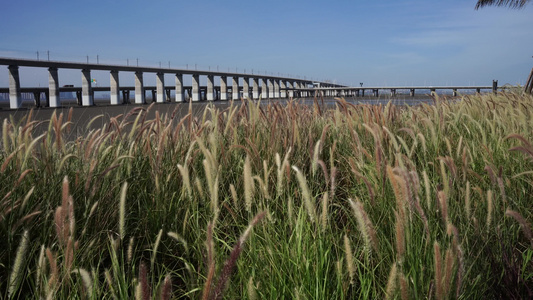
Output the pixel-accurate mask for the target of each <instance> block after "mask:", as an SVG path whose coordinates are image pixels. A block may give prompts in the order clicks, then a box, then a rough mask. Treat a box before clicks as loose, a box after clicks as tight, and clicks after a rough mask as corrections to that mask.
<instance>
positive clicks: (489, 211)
mask: <svg viewBox="0 0 533 300" xmlns="http://www.w3.org/2000/svg"><path fill="white" fill-rule="evenodd" d="M493 209H494V207H493V204H492V190H488V191H487V231H489V230H490V225H491V223H492V211H493Z"/></svg>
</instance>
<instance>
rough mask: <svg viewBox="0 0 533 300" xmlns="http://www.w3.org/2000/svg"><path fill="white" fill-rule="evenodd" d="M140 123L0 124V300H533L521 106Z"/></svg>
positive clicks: (485, 98) (253, 112) (501, 102)
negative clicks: (77, 129) (74, 134)
mask: <svg viewBox="0 0 533 300" xmlns="http://www.w3.org/2000/svg"><path fill="white" fill-rule="evenodd" d="M151 109H152V107H150V108H142V107H138V108H135V109H133V110H132V111H131V112H129V113H127V114H125V115H119V116H116V117H113V118H111V119H110V121H109V123H106V124H105V125H104V126H103V127H101V128H99V129H87V130H86V132H84V133H83V134H82V135H80V136H79V137H78V138H77V139H66V138H65V137H66V136H69V134H70V133H69V131H70V130H72V126H73V125H74V124H73V122H75V120H72V119H71V118H70V117H69V114H68V113H66V114H65V115H63V114H61V115H53V116H52V118H51V119H50V120H49V121H46V122H44V124H43V123H42V122H41V121H34V120H33V119H32V112H29V113H28V115H27V116H26V117H24V118H22V119H20V120H15V119H11V120H10V119H5V120H1V121H2V141H1V143H2V145H1V146H0V241H1V243H2V247H0V298H4V299H11V298H14V299H26V298H34V299H75V298H81V299H103V298H107V299H131V298H137V299H152V298H153V299H178V298H193V299H197V298H202V299H222V298H226V299H354V298H362V299H395V298H396V299H420V298H432V299H455V298H461V299H482V298H486V299H494V298H506V299H510V298H516V299H519V298H522V299H526V298H532V297H533V233H532V227H531V223H532V221H533V146H532V143H533V97H531V96H523V95H519V94H514V93H500V94H498V95H493V94H487V95H472V96H465V97H464V98H463V99H462V100H461V101H456V100H455V101H447V100H445V99H439V98H437V99H435V102H434V103H433V104H432V105H427V104H423V105H420V106H412V107H409V106H394V105H390V104H389V105H386V106H381V105H353V104H350V103H347V102H346V101H344V100H342V99H338V103H337V104H336V108H335V109H326V108H325V107H323V106H322V105H321V103H320V101H319V100H318V101H316V103H315V105H302V104H301V103H299V102H298V101H292V102H289V103H288V104H286V105H279V104H269V105H261V104H260V103H255V102H251V101H244V102H240V103H239V105H236V104H232V105H230V106H229V107H228V108H224V109H223V110H219V109H217V108H216V107H215V106H210V105H207V106H206V108H205V111H204V112H203V114H200V116H197V115H196V114H193V113H192V110H191V111H190V113H189V114H187V115H185V116H184V117H176V116H177V115H176V114H172V113H168V114H160V113H158V112H155V117H153V118H152V117H151V118H147V115H148V113H149V110H151ZM151 113H152V114H153V112H151ZM99 118H100V117H99V116H96V117H95V118H94V120H93V122H98V120H99ZM89 123H91V122H89ZM38 126H41V127H42V126H47V128H48V129H47V130H44V133H43V134H41V135H37V134H34V132H33V131H34V129H35V128H36V127H38ZM86 128H92V127H91V124H87V126H86ZM40 132H42V130H41V131H40ZM40 132H39V133H40Z"/></svg>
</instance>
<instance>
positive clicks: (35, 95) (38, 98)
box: [33, 92, 41, 107]
mask: <svg viewBox="0 0 533 300" xmlns="http://www.w3.org/2000/svg"><path fill="white" fill-rule="evenodd" d="M33 101H34V102H35V107H41V92H33Z"/></svg>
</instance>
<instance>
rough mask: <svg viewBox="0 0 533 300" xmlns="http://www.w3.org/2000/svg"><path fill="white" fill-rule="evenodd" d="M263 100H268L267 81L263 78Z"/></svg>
mask: <svg viewBox="0 0 533 300" xmlns="http://www.w3.org/2000/svg"><path fill="white" fill-rule="evenodd" d="M261 98H262V99H267V98H268V87H267V80H266V79H265V78H261Z"/></svg>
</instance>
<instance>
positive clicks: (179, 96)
mask: <svg viewBox="0 0 533 300" xmlns="http://www.w3.org/2000/svg"><path fill="white" fill-rule="evenodd" d="M183 94H185V93H184V89H183V75H182V74H176V102H184V100H185V99H184V97H183V96H184V95H183Z"/></svg>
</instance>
